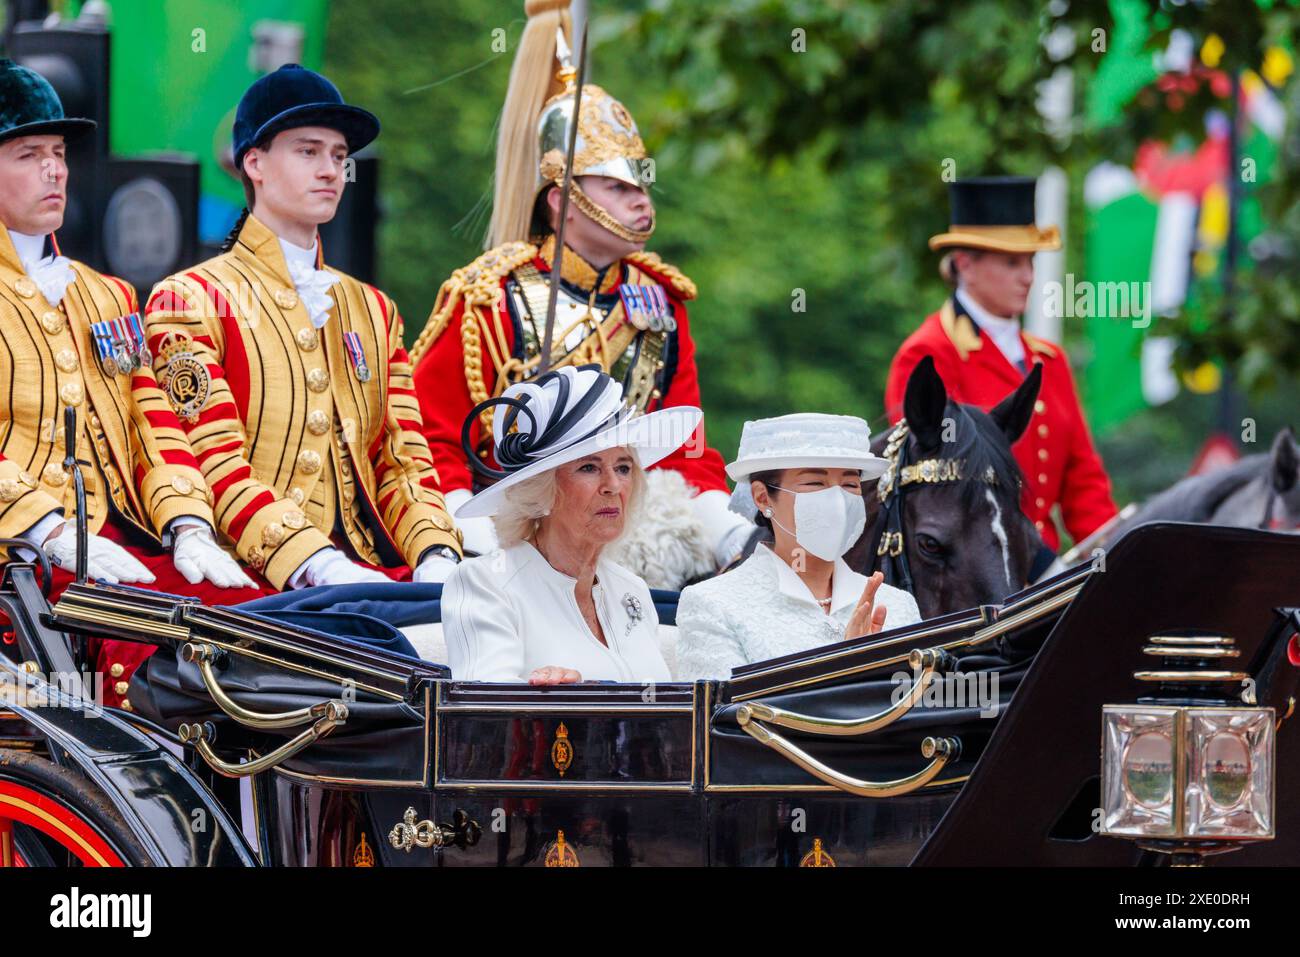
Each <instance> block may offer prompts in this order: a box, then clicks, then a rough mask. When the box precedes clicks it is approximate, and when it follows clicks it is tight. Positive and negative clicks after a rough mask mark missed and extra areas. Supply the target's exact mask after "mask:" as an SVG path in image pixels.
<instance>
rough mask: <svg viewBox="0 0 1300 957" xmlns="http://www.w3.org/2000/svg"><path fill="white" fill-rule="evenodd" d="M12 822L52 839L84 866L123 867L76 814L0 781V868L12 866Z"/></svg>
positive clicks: (29, 790) (57, 804)
mask: <svg viewBox="0 0 1300 957" xmlns="http://www.w3.org/2000/svg"><path fill="white" fill-rule="evenodd" d="M15 823H18V824H22V825H25V826H26V827H29V828H32V829H33V830H35V831H38V832H40V833H41V834H44V835H46V836H47V837H50V838H52V839H53V840H54V841H55V842H56V843H57V844H58V845H59V846H60V847H62V848H64V849H65V850H67V851H68V852H69V853H70V854H72V856H73V857H75V858H77V859H78V860H79V861H81V863H82V864H83V865H84V866H86V867H123V866H125V864H124V862H123V861H122V859H121V858H120V857H119V856H118V855H117V852H116V851H114V850H113V848H112V847H111V846H110V845H109V843H108V842H107V841H105V840H104V838H103V837H101V836H100V834H99V832H98V831H96V830H95V828H94V827H93V826H92V825H91V823H90V822H89V821H87V820H86V819H85V818H83V817H82V816H81V815H80V814H78V813H77V812H75V811H73V810H72V809H71V808H69V807H66V806H64V805H63V804H60V803H59V802H58V801H57V800H54V799H52V798H50V797H48V796H46V795H44V794H41V793H40V792H39V791H34V790H32V789H31V788H28V787H24V786H23V785H21V784H18V783H16V782H13V781H0V851H3V849H4V847H8V848H9V851H8V857H7V858H6V859H5V860H3V861H0V865H4V866H13V864H14V863H15V861H14V860H13V859H14V857H15V856H16V855H15V854H14V852H13V850H12V849H13V825H14V824H15ZM6 841H7V843H4V842H6Z"/></svg>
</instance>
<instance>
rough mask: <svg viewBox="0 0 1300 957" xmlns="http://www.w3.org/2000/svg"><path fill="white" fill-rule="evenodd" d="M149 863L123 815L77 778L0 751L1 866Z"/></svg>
mask: <svg viewBox="0 0 1300 957" xmlns="http://www.w3.org/2000/svg"><path fill="white" fill-rule="evenodd" d="M147 863H148V856H147V854H146V852H145V850H144V848H143V847H142V846H141V845H140V842H139V841H137V840H136V838H135V836H134V835H133V834H132V833H131V831H130V829H129V828H128V827H127V825H126V822H125V821H124V820H123V819H122V816H121V815H120V814H118V812H117V809H116V808H114V807H113V806H112V805H111V804H110V803H109V802H108V801H107V800H106V799H105V798H104V796H103V795H102V794H100V793H99V792H98V791H96V790H95V788H94V787H93V786H92V785H91V784H90V782H89V781H87V780H86V779H85V778H84V777H82V776H81V775H80V774H77V773H76V772H75V771H70V770H68V769H67V768H62V767H59V766H58V765H57V764H54V763H53V762H52V761H48V760H46V759H45V758H43V757H40V756H39V755H36V754H31V753H29V752H26V751H10V750H7V749H3V748H0V867H33V866H36V867H39V866H50V865H53V866H68V865H71V866H74V867H75V866H82V867H127V866H132V865H136V866H139V865H144V864H147Z"/></svg>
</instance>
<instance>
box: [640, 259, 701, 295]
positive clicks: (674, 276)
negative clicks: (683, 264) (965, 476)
mask: <svg viewBox="0 0 1300 957" xmlns="http://www.w3.org/2000/svg"><path fill="white" fill-rule="evenodd" d="M626 258H627V261H628V262H630V263H633V264H635V265H637V266H642V267H644V268H645V269H647V270H649V271H650V272H653V273H656V274H657V275H660V276H662V277H663V278H664V279H667V280H668V284H669V285H671V286H672V287H673V291H674V292H675V293H677V296H678V298H680V299H682V300H687V299H694V298H695V297H696V295H698V294H699V290H698V289H696V288H695V283H693V282H692V281H691V280H690V279H689V278H687V276H686V275H685V274H683V273H682V271H681V270H680V269H678V268H677V267H676V266H671V265H669V264H668V263H666V262H664V261H663V260H662V259H660V258H659V254H658V253H651V252H645V251H644V250H643V251H641V252H637V253H632V254H631V255H629V256H627V257H626Z"/></svg>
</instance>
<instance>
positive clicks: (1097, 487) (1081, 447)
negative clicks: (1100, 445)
mask: <svg viewBox="0 0 1300 957" xmlns="http://www.w3.org/2000/svg"><path fill="white" fill-rule="evenodd" d="M1061 364H1062V367H1063V368H1064V370H1065V376H1066V382H1067V384H1068V385H1069V390H1070V405H1071V409H1070V415H1071V418H1072V419H1073V423H1074V427H1073V430H1072V432H1071V436H1070V457H1069V459H1068V460H1067V461H1066V464H1065V482H1064V484H1063V487H1062V489H1061V518H1062V519H1063V520H1064V521H1065V527H1066V528H1067V529H1068V530H1069V532H1070V537H1071V538H1073V539H1074V540H1075V541H1076V542H1077V541H1082V540H1083V539H1084V538H1087V537H1088V536H1089V535H1091V534H1092V533H1093V532H1095V531H1096V530H1097V529H1098V528H1099V527H1100V526H1101V525H1102V524H1103V523H1105V522H1107V521H1109V520H1110V519H1111V518H1112V517H1113V516H1114V515H1115V513H1116V512H1117V511H1118V509H1117V508H1116V507H1115V500H1114V499H1113V498H1112V497H1111V494H1110V478H1109V477H1108V476H1107V475H1106V468H1105V466H1104V465H1103V464H1102V461H1101V456H1100V455H1098V454H1097V449H1096V446H1094V445H1093V444H1092V433H1091V432H1089V430H1088V422H1087V420H1085V419H1084V417H1083V410H1082V409H1081V408H1080V407H1079V393H1078V392H1077V391H1075V387H1074V376H1073V375H1072V374H1071V372H1070V364H1069V361H1068V360H1067V359H1066V358H1065V356H1064V353H1062V356H1061Z"/></svg>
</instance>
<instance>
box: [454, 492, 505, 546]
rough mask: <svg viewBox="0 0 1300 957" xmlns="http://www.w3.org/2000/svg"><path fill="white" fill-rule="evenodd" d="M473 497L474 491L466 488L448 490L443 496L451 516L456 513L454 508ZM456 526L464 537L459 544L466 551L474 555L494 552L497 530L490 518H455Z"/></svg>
mask: <svg viewBox="0 0 1300 957" xmlns="http://www.w3.org/2000/svg"><path fill="white" fill-rule="evenodd" d="M473 497H474V493H473V492H471V491H470V490H469V489H467V488H458V489H454V490H453V491H450V492H448V493H447V494H446V495H444V496H443V498H444V499H445V500H446V502H447V511H449V512H450V513H451V514H452V516H453V517H454V516H455V515H456V510H457V509H458V508H460V507H461V506H462V505H464V504H465V503H466V502H468V501H469V500H470V499H471V498H473ZM456 527H457V528H459V529H460V530H461V534H463V535H464V536H465V537H464V538H463V539H461V545H462V546H463V547H464V549H465V551H467V552H474V553H475V554H476V555H486V554H487V553H488V552H494V551H496V548H497V530H496V526H495V525H493V524H492V519H491V518H489V517H487V516H484V517H480V518H457V519H456Z"/></svg>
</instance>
